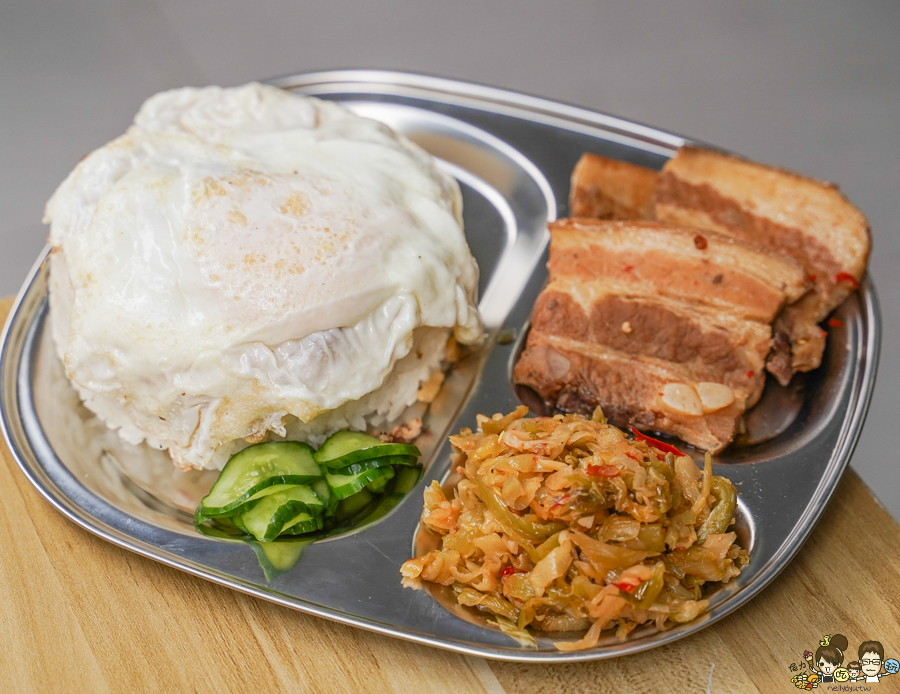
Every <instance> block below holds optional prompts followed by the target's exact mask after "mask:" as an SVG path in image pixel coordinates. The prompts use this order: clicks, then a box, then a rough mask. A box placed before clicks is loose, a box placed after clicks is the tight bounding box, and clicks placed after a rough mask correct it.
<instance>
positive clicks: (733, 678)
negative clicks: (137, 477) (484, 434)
mask: <svg viewBox="0 0 900 694" xmlns="http://www.w3.org/2000/svg"><path fill="white" fill-rule="evenodd" d="M8 309H9V301H8V300H7V301H5V302H2V303H0V320H3V319H5V316H6V312H7V311H8ZM0 448H2V454H3V455H2V457H3V463H2V464H0V498H2V499H3V502H2V507H0V547H2V551H0V640H2V647H0V691H2V692H11V691H14V692H80V693H88V692H231V691H233V692H241V693H247V694H250V693H252V692H263V691H265V692H350V691H352V692H357V693H359V694H367V693H368V692H403V693H409V692H414V693H415V694H426V693H427V692H436V693H440V694H451V693H452V694H466V693H468V692H491V693H499V692H522V693H526V692H535V693H536V692H548V693H549V692H553V693H554V694H563V693H564V694H578V693H580V692H600V691H603V692H628V693H633V692H657V691H659V692H663V691H665V692H680V691H684V692H703V691H713V692H766V693H767V692H777V691H797V690H796V689H794V687H793V685H791V683H790V678H791V676H792V674H793V673H792V672H791V670H790V669H789V668H790V665H791V664H792V663H799V662H800V661H801V660H802V655H801V654H802V653H803V651H805V650H812V651H815V648H816V646H817V644H818V642H819V640H820V639H821V638H822V636H823V635H824V634H834V633H842V634H844V635H845V636H847V638H848V639H849V641H850V651H849V652H848V656H849V657H848V661H849V660H854V659H855V658H856V649H857V647H858V645H859V644H860V643H861V642H862V641H865V640H870V639H875V640H878V641H881V642H882V644H884V647H885V650H886V657H895V658H897V657H900V598H898V595H900V528H898V526H897V524H896V523H895V522H894V521H893V519H892V518H891V517H890V515H889V514H888V513H887V512H886V511H885V510H884V509H883V508H881V506H879V504H878V503H877V502H876V501H875V499H874V498H873V497H872V495H871V494H870V493H869V491H868V490H867V489H866V487H865V486H864V485H863V484H862V482H861V481H860V480H859V478H858V477H857V476H856V474H855V473H854V472H852V471H848V472H847V474H846V475H845V476H844V479H843V480H842V481H841V483H840V486H839V487H838V489H837V493H836V494H835V496H834V499H833V500H832V501H831V504H830V505H829V507H828V509H827V511H826V513H825V515H824V517H823V519H822V521H821V522H820V523H819V526H818V527H817V528H816V530H815V531H814V532H813V534H812V536H811V537H810V539H809V541H808V542H807V543H806V545H805V546H804V547H803V549H801V550H800V552H799V554H798V555H797V557H796V558H795V559H794V561H793V562H792V563H791V564H790V566H789V567H788V568H787V569H785V571H784V572H783V573H782V574H781V575H780V576H779V577H778V578H777V579H776V580H775V581H774V583H773V584H772V585H771V586H770V587H768V588H767V589H766V590H765V591H764V592H763V594H762V595H760V596H759V597H757V598H756V599H755V600H754V601H753V602H751V603H750V604H749V605H747V606H745V607H744V608H742V609H741V610H739V611H738V612H737V613H736V614H733V615H731V616H729V617H727V618H725V619H723V620H722V621H720V622H718V623H717V624H715V625H713V626H711V627H709V628H707V629H704V630H703V631H701V632H699V633H698V634H695V635H693V636H690V637H687V638H685V639H682V640H680V641H678V642H676V643H674V644H671V645H669V646H663V647H660V648H656V649H653V650H651V651H648V652H645V653H640V654H637V655H633V656H628V657H625V658H618V659H614V660H608V661H598V662H593V663H585V664H573V665H552V666H546V665H519V664H514V663H502V662H493V661H487V660H484V659H481V658H475V657H469V656H462V655H458V654H455V653H450V652H446V651H441V650H438V649H434V648H428V647H425V646H420V645H417V644H413V643H408V642H406V641H401V640H398V639H393V638H389V637H386V636H381V635H378V634H373V633H369V632H366V631H362V630H359V629H354V628H351V627H347V626H344V625H341V624H336V623H333V622H329V621H326V620H323V619H319V618H317V617H311V616H307V615H305V614H301V613H299V612H294V611H292V610H289V609H287V608H284V607H279V606H277V605H274V604H271V603H268V602H265V601H263V600H258V599H256V598H251V597H249V596H246V595H243V594H242V593H237V592H234V591H232V590H229V589H227V588H223V587H221V586H218V585H215V584H213V583H208V582H206V581H204V580H202V579H199V578H196V577H194V576H189V575H187V574H185V573H182V572H180V571H176V570H175V569H171V568H169V567H166V566H163V565H162V564H158V563H156V562H154V561H151V560H149V559H145V558H143V557H140V556H138V555H136V554H132V553H131V552H128V551H126V550H123V549H119V548H118V547H115V546H113V545H111V544H109V543H107V542H104V541H103V540H100V539H99V538H97V537H95V536H93V535H91V534H90V533H88V532H86V531H84V530H82V529H81V528H79V527H77V526H76V525H74V524H73V523H71V522H69V521H68V520H66V519H65V518H64V517H63V516H62V515H61V514H59V513H58V512H57V511H56V510H55V509H53V508H52V507H51V506H50V504H48V503H47V502H46V501H44V499H43V498H42V497H41V496H40V495H39V494H38V492H37V491H36V490H35V489H34V488H32V486H31V484H30V483H29V482H28V481H27V480H26V479H25V477H24V476H23V475H22V474H21V472H20V471H19V469H18V467H17V466H16V464H15V462H14V461H13V460H12V457H11V456H10V453H9V451H8V450H7V449H6V447H5V446H3V445H2V444H0ZM398 580H399V579H398ZM848 684H849V683H848ZM829 686H833V685H824V686H821V687H820V691H827V688H828V687H829ZM876 687H877V690H883V691H900V675H897V676H895V677H889V678H887V679H886V680H885V681H884V682H882V683H879V684H878V685H877V686H876Z"/></svg>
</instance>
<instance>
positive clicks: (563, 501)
mask: <svg viewBox="0 0 900 694" xmlns="http://www.w3.org/2000/svg"><path fill="white" fill-rule="evenodd" d="M571 500H572V497H571V496H569V495H568V494H566V495H564V496H561V497H559V499H557V500H556V502H555V503H554V504H553V506H551V507H550V508H556V507H557V506H561V505H562V504H567V503H569V502H570V501H571Z"/></svg>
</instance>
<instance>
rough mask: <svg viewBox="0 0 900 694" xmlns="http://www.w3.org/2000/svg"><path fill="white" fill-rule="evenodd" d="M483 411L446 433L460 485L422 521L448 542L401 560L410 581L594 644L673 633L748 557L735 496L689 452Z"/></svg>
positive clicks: (509, 619)
mask: <svg viewBox="0 0 900 694" xmlns="http://www.w3.org/2000/svg"><path fill="white" fill-rule="evenodd" d="M527 412H528V409H527V408H525V407H519V408H517V409H516V411H515V412H513V413H512V414H508V415H506V416H505V417H501V416H500V415H495V416H494V417H493V418H492V419H489V418H487V417H483V416H479V418H478V419H479V422H478V424H479V431H477V432H472V431H471V430H469V429H463V430H462V431H461V432H460V433H459V435H458V436H451V437H450V441H451V443H452V444H453V447H454V449H455V451H456V452H457V454H458V456H459V457H458V461H459V465H458V468H457V471H458V472H459V473H460V475H461V476H462V479H461V480H460V481H459V483H458V484H457V486H456V490H455V493H454V494H453V498H452V499H448V498H447V496H446V495H445V494H444V492H443V490H442V489H441V487H440V485H439V484H438V483H437V482H433V483H432V484H431V486H430V487H429V488H427V489H426V490H425V508H424V511H423V513H422V522H423V524H424V525H425V526H426V527H427V528H429V529H430V530H432V531H434V532H436V533H438V534H439V535H441V536H442V544H441V548H440V549H437V550H434V551H431V552H429V553H428V554H426V555H424V556H421V557H418V558H417V559H411V560H409V561H407V562H405V563H404V564H403V566H402V567H401V569H400V571H401V573H402V574H403V577H404V578H403V581H404V585H417V584H418V583H419V582H420V581H423V580H424V581H430V582H433V583H440V584H443V585H445V586H451V587H452V588H453V590H454V591H455V593H456V597H457V600H458V602H459V603H460V604H461V605H468V606H474V607H477V608H478V609H481V610H484V611H486V612H488V613H490V614H492V615H494V617H495V618H496V619H497V620H498V622H499V623H500V624H501V626H502V628H503V629H504V631H506V632H507V633H510V631H511V630H512V631H514V630H515V629H516V628H517V629H518V630H519V631H520V633H522V634H524V633H525V632H524V629H525V628H526V627H530V628H533V629H537V630H540V631H543V632H561V631H576V630H585V629H586V630H587V633H586V634H585V635H584V637H583V638H581V639H580V640H578V641H574V642H573V641H563V642H559V643H557V644H556V647H557V648H558V649H560V650H580V649H584V648H591V647H593V646H594V645H596V643H597V641H598V640H599V638H600V635H601V632H603V631H604V630H607V629H615V633H616V635H617V636H618V637H619V638H623V639H624V638H625V637H626V636H627V634H628V633H629V632H630V631H632V630H633V629H634V628H635V627H637V626H638V625H641V624H648V623H653V624H655V625H656V627H657V628H659V629H665V628H667V627H668V626H671V625H672V624H674V623H680V622H687V621H690V620H692V619H694V618H695V617H697V616H698V615H699V614H700V613H702V612H703V611H704V610H705V609H706V607H707V605H708V602H707V601H706V600H705V599H703V594H702V587H703V585H704V583H705V582H707V581H721V582H723V583H724V582H728V581H729V580H731V579H732V578H734V577H735V576H737V575H738V574H739V573H740V571H741V567H742V566H744V565H745V564H746V563H747V560H748V557H747V552H746V551H745V550H743V549H741V548H740V547H739V546H738V545H736V544H735V537H736V536H735V533H734V532H728V527H729V525H731V523H732V522H733V519H734V511H735V507H736V501H737V496H736V494H735V490H734V487H733V486H732V484H731V482H729V481H728V480H727V479H725V478H724V477H714V476H713V475H712V462H711V459H710V457H709V454H707V456H706V465H705V469H704V470H700V469H699V468H698V467H697V465H696V464H695V463H694V461H693V460H691V458H690V457H688V456H685V455H675V454H673V453H672V452H671V449H670V451H669V452H666V451H664V450H660V448H658V447H656V446H655V445H654V440H653V439H649V438H647V437H641V438H638V439H628V438H627V437H626V435H625V434H624V433H623V432H622V431H620V430H619V429H617V428H615V427H614V426H611V425H609V424H607V423H606V420H605V418H604V417H603V415H602V412H599V411H598V412H597V413H596V414H595V416H594V418H593V419H585V418H584V417H580V416H577V415H565V416H563V415H557V416H555V417H540V418H537V419H526V418H525V415H526V414H527Z"/></svg>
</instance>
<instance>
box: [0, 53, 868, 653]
mask: <svg viewBox="0 0 900 694" xmlns="http://www.w3.org/2000/svg"><path fill="white" fill-rule="evenodd" d="M275 84H277V85H279V86H281V87H284V88H286V89H290V90H293V91H296V92H300V93H304V94H312V95H316V96H320V97H324V98H328V99H334V100H336V101H339V102H341V103H343V104H344V105H346V106H347V107H349V108H350V109H352V110H354V111H356V112H357V113H359V114H361V115H365V116H369V117H371V118H375V119H377V120H380V121H383V122H385V123H387V124H388V125H390V126H391V127H393V128H394V129H395V130H397V131H399V132H400V133H402V134H404V135H406V136H407V137H409V138H410V139H412V140H414V141H415V142H417V143H419V144H420V145H421V146H423V147H424V148H425V149H427V150H429V151H430V152H431V153H432V154H434V155H435V156H436V157H438V158H439V160H440V161H441V162H442V165H443V166H444V167H446V169H447V170H449V171H450V172H451V173H452V174H454V175H455V176H456V177H457V178H458V179H459V181H460V183H461V184H462V187H463V191H464V199H465V222H466V234H467V237H468V239H469V242H470V245H471V247H472V250H473V252H474V254H475V256H476V258H477V259H478V261H479V264H480V266H481V270H482V277H481V292H482V294H481V296H482V300H481V310H482V312H483V314H484V317H485V320H486V325H487V327H488V329H489V331H490V336H491V340H490V343H489V344H488V346H487V347H486V349H484V350H483V351H482V352H480V353H479V354H478V355H476V356H474V357H472V358H469V359H468V360H466V361H465V362H463V363H462V364H461V365H460V366H459V367H458V368H457V369H456V370H455V371H454V372H453V373H452V375H451V377H450V378H448V380H447V382H446V383H445V386H444V388H443V389H442V391H441V394H440V396H439V398H438V400H437V401H436V402H435V403H434V405H433V407H432V408H431V410H430V412H429V413H428V415H427V417H428V421H427V424H428V426H429V429H430V433H429V434H428V436H426V437H425V440H424V441H423V442H422V446H421V447H422V448H423V453H424V457H423V460H424V461H425V462H426V465H427V469H426V473H425V476H424V479H423V480H422V481H421V482H420V483H419V485H418V487H417V488H416V489H415V490H414V491H413V492H412V493H411V494H410V495H409V496H408V497H407V498H406V499H405V500H404V501H403V502H402V503H401V504H400V505H399V506H398V507H397V508H396V509H395V510H394V511H393V512H392V513H391V514H390V515H389V516H387V517H386V518H385V519H383V520H382V521H381V522H379V523H377V524H374V525H371V526H369V527H367V528H364V529H362V530H359V531H357V532H355V533H352V534H350V535H346V536H343V537H339V538H335V539H331V540H328V541H324V542H320V543H316V544H314V545H312V546H310V547H309V548H307V549H306V550H305V553H304V555H303V557H302V559H301V560H300V563H299V564H298V565H297V566H296V567H295V568H294V569H293V570H292V571H290V572H288V573H286V574H283V575H281V576H280V577H278V578H276V579H275V580H274V581H272V582H271V583H267V582H266V581H265V579H264V577H263V573H262V570H261V569H260V566H259V565H258V563H257V560H256V557H255V555H254V552H253V551H252V550H251V549H250V548H249V547H247V546H244V545H239V544H237V545H236V544H229V543H223V542H220V541H217V540H213V539H208V538H204V537H201V536H199V535H198V534H197V533H196V532H195V530H194V529H193V526H192V523H191V517H190V511H191V510H192V509H193V507H194V505H195V504H196V502H197V500H198V499H199V496H200V495H202V493H203V492H204V491H205V489H206V488H208V486H209V484H211V479H210V478H209V473H190V474H182V473H177V472H175V471H174V469H173V468H172V466H171V464H170V463H169V462H168V460H167V458H166V457H165V456H164V455H163V454H160V453H159V452H155V451H150V450H149V449H146V448H143V447H129V446H127V445H125V444H123V443H122V442H120V441H119V440H118V438H117V437H116V436H115V435H114V434H111V433H110V432H108V431H107V430H106V428H105V427H104V426H103V425H102V424H101V423H98V422H97V421H96V419H94V418H93V417H92V416H91V415H90V414H89V413H88V412H87V411H86V410H84V408H83V407H82V406H81V405H80V403H79V401H78V398H77V396H76V395H75V394H74V392H73V391H72V389H71V388H70V387H69V385H68V383H67V382H66V381H65V379H64V377H63V376H62V371H61V367H60V365H59V363H58V361H57V359H56V357H55V356H54V350H53V348H52V345H51V344H50V343H51V340H50V338H49V335H48V332H49V331H48V330H46V329H45V316H46V310H47V308H46V306H47V305H46V294H47V289H46V266H45V264H44V263H43V258H41V259H40V260H39V261H38V264H37V265H36V266H35V268H34V270H33V272H32V273H31V276H30V277H29V279H28V280H27V281H26V283H25V286H24V287H23V289H22V291H21V293H20V294H19V297H18V299H17V301H16V304H15V306H14V307H13V310H12V312H11V315H10V318H9V321H8V323H7V326H6V330H5V333H4V337H3V344H2V352H0V379H2V382H0V387H2V402H0V406H2V412H0V414H2V424H3V432H4V435H5V437H6V441H7V443H8V445H9V447H10V450H11V451H12V453H13V455H14V456H15V458H16V460H17V461H18V463H19V466H20V467H21V468H22V471H23V472H24V473H25V475H26V476H27V477H28V479H29V480H30V481H31V482H32V483H33V484H34V485H35V487H37V489H38V490H39V491H40V492H41V493H42V494H43V495H44V496H45V497H46V498H47V500H48V501H50V503H52V504H53V505H54V506H55V507H56V508H57V509H59V510H60V511H61V512H62V513H63V514H65V515H66V516H67V517H68V518H70V519H71V520H73V521H74V522H75V523H77V524H78V525H80V526H82V527H83V528H85V529H87V530H89V531H91V532H93V533H95V534H97V535H99V536H100V537H102V538H104V539H106V540H109V541H110V542H113V543H114V544H117V545H119V546H121V547H125V548H127V549H130V550H132V551H134V552H137V553H139V554H142V555H144V556H146V557H149V558H151V559H155V560H157V561H160V562H163V563H164V564H168V565H170V566H173V567H175V568H177V569H181V570H183V571H187V572H189V573H192V574H195V575H197V576H201V577H203V578H206V579H208V580H211V581H214V582H217V583H221V584H223V585H226V586H229V587H231V588H234V589H236V590H240V591H244V592H246V593H249V594H251V595H255V596H257V597H260V598H263V599H266V600H271V601H273V602H276V603H279V604H282V605H285V606H287V607H291V608H294V609H298V610H302V611H304V612H309V613H311V614H315V615H319V616H321V617H326V618H328V619H334V620H337V621H340V622H344V623H347V624H352V625H354V626H358V627H362V628H364V629H370V630H373V631H377V632H381V633H384V634H389V635H392V636H398V637H401V638H405V639H409V640H412V641H418V642H420V643H426V644H430V645H433V646H438V647H441V648H448V649H451V650H455V651H460V652H463V653H470V654H475V655H481V656H486V657H489V658H500V659H505V660H513V661H543V662H561V661H580V660H592V659H597V658H609V657H614V656H619V655H624V654H627V653H634V652H637V651H641V650H645V649H648V648H652V647H655V646H659V645H662V644H664V643H668V642H671V641H674V640H676V639H678V638H681V637H683V636H686V635H688V634H691V633H693V632H695V631H697V630H699V629H702V628H703V627H705V626H707V625H709V624H711V623H712V622H714V621H716V620H718V619H720V618H722V617H724V616H725V615H726V614H728V613H729V612H731V611H733V610H735V609H737V608H738V607H740V606H741V605H743V604H744V603H746V602H747V601H748V600H750V599H751V598H752V597H753V596H754V595H756V594H757V593H759V591H760V590H762V589H763V588H764V587H765V586H766V585H767V584H768V583H769V582H770V581H771V580H772V579H773V578H775V576H776V575H777V574H778V572H779V571H781V570H782V569H783V568H784V567H785V565H786V564H787V563H788V562H789V561H790V559H791V558H792V557H793V556H794V554H795V553H796V552H797V550H798V549H799V548H800V546H801V545H802V544H803V542H804V540H805V539H806V537H807V536H808V535H809V533H810V531H811V530H812V528H813V527H814V525H815V523H816V521H817V520H818V518H819V516H820V515H821V513H822V511H823V509H824V508H825V505H826V503H827V502H828V499H829V498H830V496H831V494H832V493H833V492H834V489H835V486H836V485H837V483H838V481H839V479H840V477H841V474H842V473H843V471H844V468H845V466H846V465H847V462H848V460H849V458H850V455H851V453H852V451H853V447H854V445H855V443H856V440H857V437H858V436H859V433H860V430H861V428H862V424H863V419H864V416H865V413H866V409H867V406H868V403H869V398H870V396H871V393H872V386H873V383H874V379H875V370H876V365H877V360H878V350H879V334H880V328H879V326H880V319H879V315H878V308H877V302H876V298H875V294H874V290H873V288H872V285H871V283H869V282H865V283H864V284H863V286H862V288H861V290H860V291H859V292H858V293H856V294H854V295H853V296H852V297H851V298H850V299H849V300H848V301H847V302H846V304H845V305H844V306H842V307H841V308H840V309H839V311H838V313H837V315H838V317H839V318H840V319H841V320H842V321H843V327H842V328H839V329H835V330H832V334H831V335H830V337H829V344H828V351H827V353H826V358H825V363H824V366H823V367H822V368H821V369H819V371H817V372H814V373H813V374H810V375H808V376H807V377H806V378H803V379H800V380H799V381H798V382H797V383H796V384H795V385H794V386H793V387H792V388H791V389H788V390H779V389H771V395H767V397H766V401H765V402H763V403H762V404H761V405H760V406H758V408H757V414H756V415H754V416H755V417H756V418H757V420H758V421H757V422H756V423H755V424H754V426H755V427H756V428H757V430H767V429H768V430H772V431H774V432H776V434H775V435H774V436H769V437H768V439H767V440H765V441H762V442H760V443H757V444H755V445H744V446H742V447H736V448H734V449H733V450H731V451H730V452H728V453H726V454H725V455H723V456H721V457H720V458H719V459H718V461H717V465H716V472H717V474H724V475H727V476H728V477H729V478H730V479H731V480H732V481H733V482H734V483H735V484H736V485H737V489H738V492H739V496H740V504H739V509H738V524H737V528H738V532H739V536H740V540H741V542H742V543H743V545H744V546H745V547H748V548H749V549H750V556H751V563H750V565H749V566H748V567H747V568H746V569H745V570H744V572H743V573H742V574H741V575H740V577H739V578H738V579H737V580H735V581H733V582H732V583H730V584H729V585H728V586H726V587H723V588H721V589H719V590H718V591H717V592H715V593H713V594H712V595H711V603H710V609H709V611H708V612H707V613H706V614H705V615H703V616H702V617H701V618H700V619H698V620H696V621H694V622H691V623H690V624H684V625H681V626H678V627H676V628H674V629H671V630H669V631H665V632H657V631H655V630H652V629H642V630H638V631H637V632H635V633H634V634H633V635H632V637H631V638H629V640H627V641H625V642H619V641H617V640H615V639H614V638H612V637H610V638H606V639H604V640H602V641H601V643H600V644H599V645H598V646H597V647H596V648H594V649H591V650H587V651H579V652H570V653H562V652H559V651H557V650H555V649H554V648H553V646H552V643H551V642H552V640H551V639H546V638H539V639H538V648H537V649H526V648H522V647H521V646H520V645H519V644H517V643H516V642H515V641H513V640H512V639H511V638H510V637H508V636H506V635H504V634H503V633H501V632H500V631H498V630H497V629H496V628H492V627H490V626H489V625H487V624H486V623H485V621H484V620H483V619H482V618H480V617H478V616H476V615H474V614H473V613H470V612H465V611H462V610H457V609H454V610H452V611H451V610H448V609H447V608H445V607H444V606H442V605H443V604H444V602H445V601H444V600H443V599H442V596H441V594H440V591H432V592H428V591H413V590H410V589H404V588H402V587H401V586H400V574H399V572H398V569H399V566H400V564H401V563H402V562H403V561H405V560H406V559H408V558H410V556H412V553H413V543H414V541H415V538H416V533H417V525H418V520H419V514H420V512H421V508H422V495H421V491H422V488H423V486H424V485H426V484H429V483H430V482H431V481H432V480H434V479H438V480H441V479H443V478H444V477H445V476H446V474H447V472H448V469H449V448H448V444H446V443H445V441H446V434H447V433H448V432H450V431H451V430H454V429H458V428H459V427H462V426H471V425H473V423H474V421H475V414H476V413H493V412H500V411H504V412H505V411H509V410H510V409H511V408H513V407H514V406H515V405H516V404H518V401H517V398H516V395H515V393H514V391H513V389H512V387H511V382H510V370H511V365H512V360H513V357H514V355H515V351H516V349H517V344H518V341H517V340H513V341H512V342H510V341H508V340H505V339H504V340H497V336H498V335H501V334H504V333H506V332H508V331H511V332H512V333H513V334H514V335H516V336H518V337H519V338H520V339H521V336H522V334H523V332H524V330H525V329H526V328H527V321H528V317H529V314H530V311H531V307H532V305H533V302H534V299H535V297H536V296H537V294H538V292H539V291H540V289H541V286H542V285H543V283H544V281H545V279H546V271H545V268H544V260H545V252H546V250H545V247H546V241H547V232H546V222H547V221H548V220H552V219H555V218H556V217H557V216H563V215H564V214H565V208H566V200H567V197H568V192H569V175H570V172H571V171H572V167H573V166H574V164H575V162H576V161H577V159H578V157H579V156H580V155H581V154H582V152H584V151H594V152H598V153H601V154H605V155H607V156H611V157H616V158H620V159H626V160H629V161H632V162H635V163H639V164H643V165H647V166H652V167H655V168H659V167H660V166H661V165H662V164H663V163H664V161H665V160H666V159H667V158H668V157H669V156H671V155H672V153H673V152H674V151H675V149H676V148H677V147H678V146H680V145H681V144H683V143H684V142H685V140H684V139H683V138H681V137H678V136H676V135H673V134H670V133H666V132H663V131H660V130H656V129H654V128H649V127H645V126H642V125H638V124H635V123H631V122H628V121H624V120H621V119H619V118H614V117H611V116H606V115H602V114H598V113H594V112H590V111H586V110H584V109H579V108H575V107H571V106H566V105H563V104H559V103H554V102H551V101H546V100H543V99H538V98H534V97H529V96H523V95H521V94H515V93H512V92H507V91H503V90H499V89H492V88H487V87H481V86H477V85H472V84H466V83H461V82H455V81H451V80H445V79H438V78H432V77H424V76H419V75H411V74H405V73H397V72H383V71H368V70H348V71H331V72H320V73H311V74H305V75H299V76H296V77H289V78H284V79H280V80H277V81H276V82H275ZM770 433H771V431H770Z"/></svg>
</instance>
